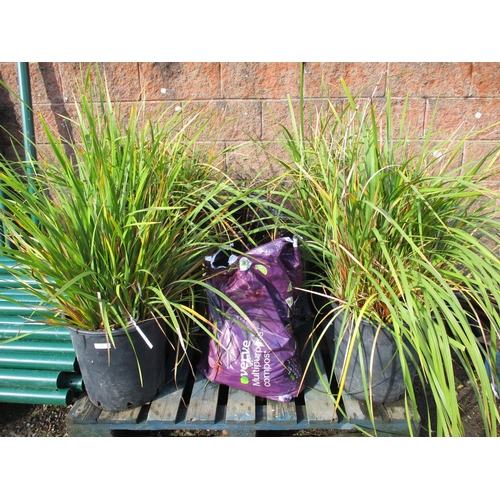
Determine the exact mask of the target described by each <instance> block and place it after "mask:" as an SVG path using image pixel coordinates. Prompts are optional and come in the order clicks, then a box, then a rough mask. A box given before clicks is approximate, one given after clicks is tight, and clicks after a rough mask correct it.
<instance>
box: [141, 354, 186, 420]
mask: <svg viewBox="0 0 500 500" xmlns="http://www.w3.org/2000/svg"><path fill="white" fill-rule="evenodd" d="M189 369H190V368H189V365H188V363H183V364H182V365H181V366H180V368H179V370H178V371H177V373H176V375H175V378H173V379H172V380H170V381H169V382H168V383H167V384H166V385H165V387H164V388H163V390H162V391H161V392H160V394H159V395H158V397H157V398H156V399H154V400H153V401H152V402H151V405H150V408H149V412H148V417H147V420H148V422H149V423H155V422H163V423H165V424H175V422H176V420H177V417H178V414H179V408H180V406H181V405H182V404H183V394H184V390H185V386H186V382H187V379H188V376H189Z"/></svg>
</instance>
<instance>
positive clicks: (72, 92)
mask: <svg viewBox="0 0 500 500" xmlns="http://www.w3.org/2000/svg"><path fill="white" fill-rule="evenodd" d="M98 64H99V68H100V72H101V74H102V75H103V76H105V77H106V80H107V83H108V89H109V93H110V96H111V99H112V100H116V101H137V100H138V99H140V97H141V92H140V90H141V89H140V85H139V69H138V63H129V62H116V63H115V62H106V63H98ZM88 69H89V65H88V64H87V63H59V71H60V74H61V82H62V89H63V98H64V101H72V100H73V99H74V98H76V99H77V100H79V94H80V92H79V90H78V87H79V86H81V85H82V84H83V83H84V81H85V77H86V75H87V71H88ZM95 72H96V69H95V66H92V67H91V77H92V78H93V79H95Z"/></svg>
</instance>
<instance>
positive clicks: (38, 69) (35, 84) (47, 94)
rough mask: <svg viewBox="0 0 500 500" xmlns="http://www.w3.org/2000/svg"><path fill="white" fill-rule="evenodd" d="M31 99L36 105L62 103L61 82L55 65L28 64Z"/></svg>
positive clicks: (43, 63) (42, 63)
mask: <svg viewBox="0 0 500 500" xmlns="http://www.w3.org/2000/svg"><path fill="white" fill-rule="evenodd" d="M29 70H30V81H31V99H32V101H33V102H34V103H35V102H36V103H37V104H47V103H51V104H59V103H62V102H64V96H63V91H62V82H61V77H60V74H59V67H58V64H57V63H52V62H41V63H30V65H29Z"/></svg>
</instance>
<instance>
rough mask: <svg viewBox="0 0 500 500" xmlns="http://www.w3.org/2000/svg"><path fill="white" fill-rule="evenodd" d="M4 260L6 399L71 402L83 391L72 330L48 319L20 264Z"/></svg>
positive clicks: (0, 388)
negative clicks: (17, 271) (15, 270)
mask: <svg viewBox="0 0 500 500" xmlns="http://www.w3.org/2000/svg"><path fill="white" fill-rule="evenodd" d="M0 263H1V264H2V265H1V266H0V402H2V403H25V404H51V405H68V404H70V403H72V402H73V400H74V398H75V395H77V394H78V393H79V392H81V390H82V377H81V375H80V373H79V371H78V366H77V362H76V356H75V352H74V349H73V345H72V343H71V338H70V335H69V331H68V330H67V329H66V328H62V327H52V326H48V325H45V324H44V323H42V322H41V321H40V317H39V316H38V317H37V315H36V310H37V308H39V307H40V303H39V300H38V299H37V298H36V297H34V296H33V295H31V294H30V293H29V292H28V291H27V290H26V289H25V287H23V285H22V284H21V283H20V282H19V281H18V280H17V279H16V278H15V277H14V276H13V275H12V274H11V272H10V271H9V268H10V267H11V266H13V265H14V264H13V263H11V262H10V261H9V260H8V259H5V258H0Z"/></svg>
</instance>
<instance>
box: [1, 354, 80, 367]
mask: <svg viewBox="0 0 500 500" xmlns="http://www.w3.org/2000/svg"><path fill="white" fill-rule="evenodd" d="M0 366H1V367H3V368H30V369H33V370H54V371H76V358H75V355H74V354H73V353H50V352H46V351H33V352H30V353H21V354H20V353H19V352H16V351H0Z"/></svg>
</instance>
